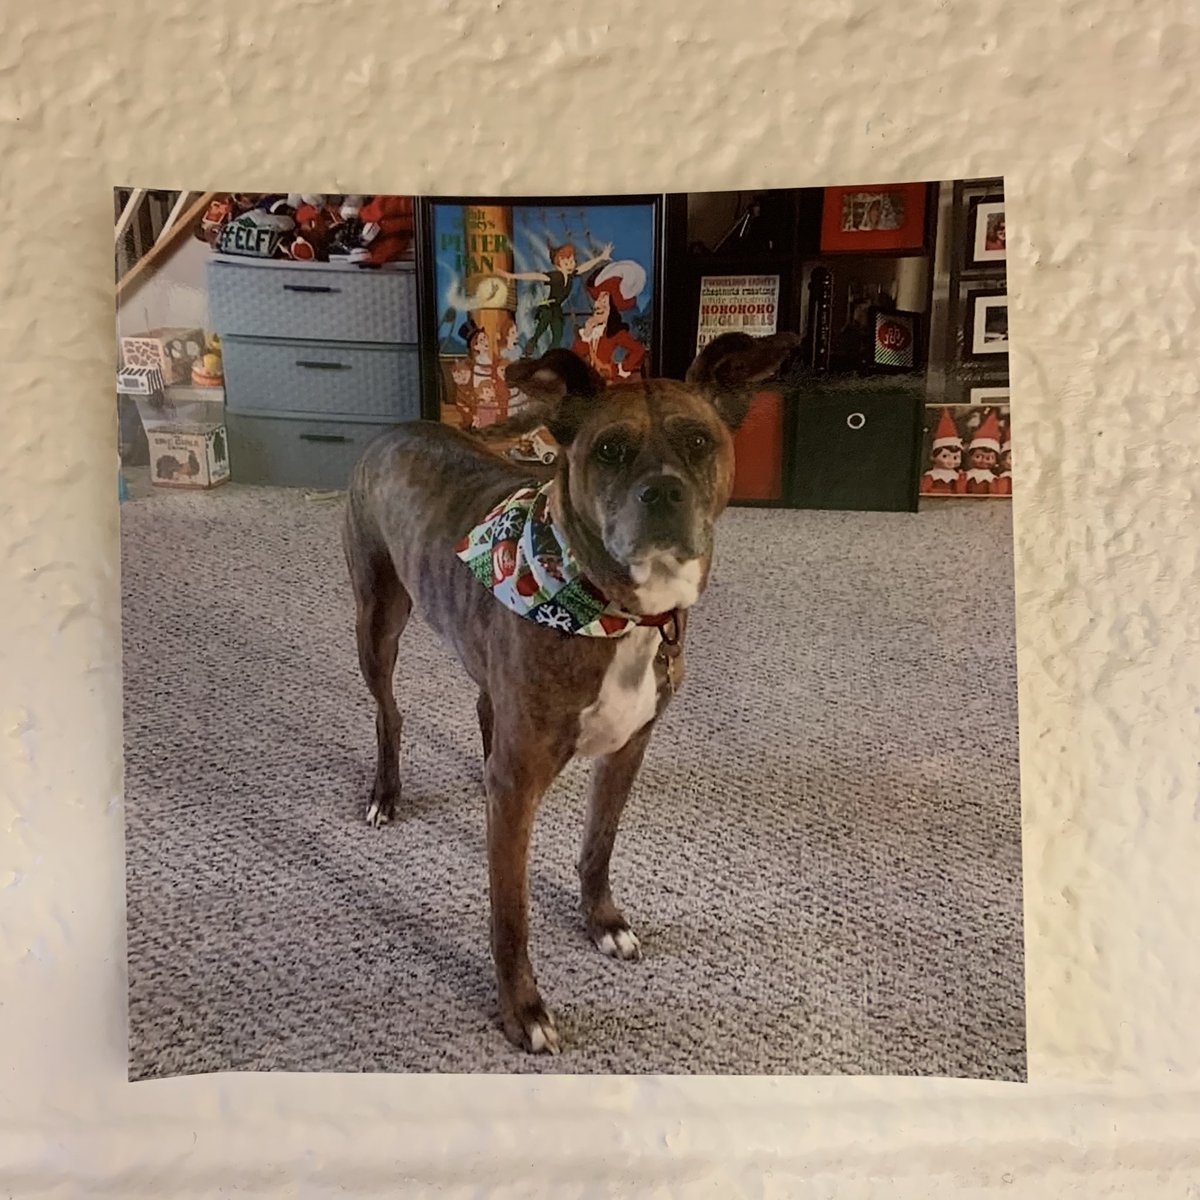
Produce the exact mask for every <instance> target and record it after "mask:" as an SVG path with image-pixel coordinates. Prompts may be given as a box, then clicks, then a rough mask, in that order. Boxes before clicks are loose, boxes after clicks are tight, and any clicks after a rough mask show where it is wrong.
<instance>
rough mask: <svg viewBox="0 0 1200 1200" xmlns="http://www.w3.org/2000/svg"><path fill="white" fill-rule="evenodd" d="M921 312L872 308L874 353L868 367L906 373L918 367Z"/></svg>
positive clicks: (882, 370)
mask: <svg viewBox="0 0 1200 1200" xmlns="http://www.w3.org/2000/svg"><path fill="white" fill-rule="evenodd" d="M920 316H921V314H920V313H915V312H900V311H889V310H888V309H886V308H873V309H871V330H872V339H871V355H870V358H869V359H868V361H867V366H868V367H869V368H870V369H871V370H873V371H880V372H885V373H887V372H903V371H912V370H915V369H916V365H917V339H918V337H919V335H920Z"/></svg>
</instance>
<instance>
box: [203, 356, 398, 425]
mask: <svg viewBox="0 0 1200 1200" xmlns="http://www.w3.org/2000/svg"><path fill="white" fill-rule="evenodd" d="M222 358H223V363H224V370H225V401H226V405H227V408H228V410H229V411H231V412H238V413H243V414H248V415H277V414H286V413H291V414H298V415H300V414H303V415H310V414H311V415H314V416H322V417H347V418H350V419H353V420H360V421H380V420H383V421H406V420H413V419H415V418H417V417H419V416H420V415H421V370H420V360H419V357H418V354H417V351H416V349H415V348H410V347H402V346H363V345H349V344H347V343H338V342H325V341H322V342H285V341H274V340H267V339H262V338H243V337H227V338H225V339H224V341H223V342H222Z"/></svg>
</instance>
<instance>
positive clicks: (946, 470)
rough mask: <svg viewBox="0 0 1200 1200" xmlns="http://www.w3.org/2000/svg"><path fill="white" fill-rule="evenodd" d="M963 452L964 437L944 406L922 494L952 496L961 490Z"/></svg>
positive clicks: (922, 479) (923, 480)
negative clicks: (960, 435) (959, 434)
mask: <svg viewBox="0 0 1200 1200" xmlns="http://www.w3.org/2000/svg"><path fill="white" fill-rule="evenodd" d="M962 454H963V444H962V438H960V437H959V436H958V429H957V428H956V427H955V424H954V418H953V417H952V416H951V415H950V410H949V409H948V408H943V409H942V415H941V419H940V420H939V421H938V426H937V429H935V430H934V433H933V445H932V446H930V448H929V467H928V469H927V470H926V472H925V474H924V475H922V476H921V495H922V496H952V495H954V493H955V492H957V491H959V490H960V487H959V480H960V479H961V478H962Z"/></svg>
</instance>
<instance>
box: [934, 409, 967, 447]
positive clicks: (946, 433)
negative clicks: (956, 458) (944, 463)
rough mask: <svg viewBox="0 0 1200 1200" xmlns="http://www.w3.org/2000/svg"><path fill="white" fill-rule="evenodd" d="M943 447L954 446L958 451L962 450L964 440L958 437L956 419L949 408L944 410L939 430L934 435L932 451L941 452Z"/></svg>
mask: <svg viewBox="0 0 1200 1200" xmlns="http://www.w3.org/2000/svg"><path fill="white" fill-rule="evenodd" d="M943 446H954V447H956V448H957V449H959V450H961V449H962V438H960V437H959V436H958V427H957V426H956V425H955V424H954V418H953V417H952V416H951V415H950V410H949V409H948V408H943V409H942V415H941V419H940V420H939V421H938V426H937V429H936V430H934V434H933V445H932V446H931V447H930V449H932V450H940V449H941V448H942V447H943Z"/></svg>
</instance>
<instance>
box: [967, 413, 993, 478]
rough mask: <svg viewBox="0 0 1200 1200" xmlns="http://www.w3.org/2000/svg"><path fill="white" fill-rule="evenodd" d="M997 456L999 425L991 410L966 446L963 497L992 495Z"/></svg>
mask: <svg viewBox="0 0 1200 1200" xmlns="http://www.w3.org/2000/svg"><path fill="white" fill-rule="evenodd" d="M999 455H1000V423H999V421H997V420H996V413H995V411H994V410H991V411H989V412H988V414H987V416H986V417H984V419H983V421H982V422H980V425H979V428H978V429H977V430H975V436H974V437H972V438H971V440H970V442H969V443H968V444H967V470H966V473H965V475H964V477H963V482H962V491H963V494H964V495H967V496H990V495H992V493H993V491H994V486H993V485H994V484H995V482H996V462H997V460H998V458H999Z"/></svg>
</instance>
